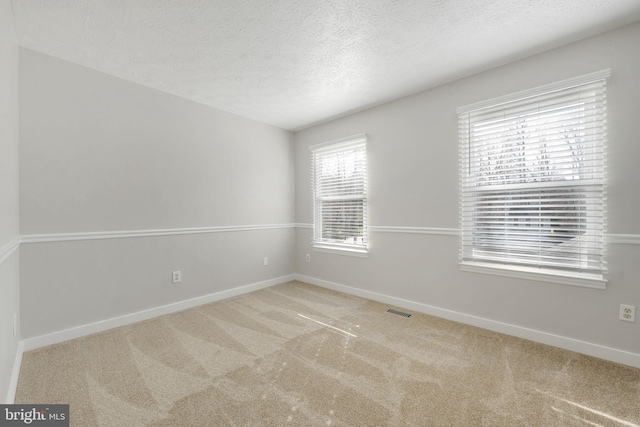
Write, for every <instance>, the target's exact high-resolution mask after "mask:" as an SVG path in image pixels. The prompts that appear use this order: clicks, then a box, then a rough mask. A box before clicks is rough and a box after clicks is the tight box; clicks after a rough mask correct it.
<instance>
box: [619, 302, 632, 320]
mask: <svg viewBox="0 0 640 427" xmlns="http://www.w3.org/2000/svg"><path fill="white" fill-rule="evenodd" d="M620 320H624V321H626V322H635V321H636V307H635V306H633V305H625V304H620Z"/></svg>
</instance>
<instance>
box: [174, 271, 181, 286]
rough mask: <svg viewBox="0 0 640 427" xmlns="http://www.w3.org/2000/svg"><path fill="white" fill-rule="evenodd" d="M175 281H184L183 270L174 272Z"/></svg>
mask: <svg viewBox="0 0 640 427" xmlns="http://www.w3.org/2000/svg"><path fill="white" fill-rule="evenodd" d="M172 280H173V283H180V282H182V272H181V271H180V270H178V271H174V272H173V279H172Z"/></svg>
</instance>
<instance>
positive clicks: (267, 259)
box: [264, 257, 269, 265]
mask: <svg viewBox="0 0 640 427" xmlns="http://www.w3.org/2000/svg"><path fill="white" fill-rule="evenodd" d="M264 265H269V257H264Z"/></svg>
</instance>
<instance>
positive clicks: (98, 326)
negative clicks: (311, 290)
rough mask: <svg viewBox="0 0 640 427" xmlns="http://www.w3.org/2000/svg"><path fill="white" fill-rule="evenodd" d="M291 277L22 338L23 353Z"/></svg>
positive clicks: (287, 279)
mask: <svg viewBox="0 0 640 427" xmlns="http://www.w3.org/2000/svg"><path fill="white" fill-rule="evenodd" d="M294 279H295V277H294V275H293V274H290V275H287V276H281V277H276V278H274V279H269V280H265V281H262V282H258V283H253V284H250V285H245V286H239V287H237V288H232V289H227V290H224V291H220V292H215V293H213V294H209V295H203V296H200V297H196V298H192V299H188V300H185V301H180V302H175V303H171V304H167V305H163V306H160V307H155V308H150V309H148V310H143V311H138V312H136V313H131V314H125V315H124V316H119V317H114V318H111V319H106V320H101V321H98V322H94V323H89V324H87V325H82V326H77V327H75V328H70V329H65V330H62V331H56V332H52V333H50V334H46V335H41V336H38V337H34V338H29V339H25V340H24V341H23V342H24V351H29V350H34V349H36V348H40V347H45V346H48V345H51V344H57V343H60V342H63V341H67V340H71V339H74V338H80V337H83V336H86V335H90V334H95V333H96V332H102V331H106V330H108V329H112V328H117V327H120V326H126V325H130V324H132V323H136V322H140V321H142V320H147V319H151V318H154V317H158V316H162V315H165V314H170V313H175V312H177V311H183V310H187V309H189V308H193V307H197V306H199V305H202V304H208V303H210V302H214V301H220V300H223V299H227V298H231V297H235V296H238V295H242V294H246V293H248V292H253V291H257V290H259V289H264V288H268V287H270V286H275V285H279V284H281V283H286V282H290V281H292V280H294Z"/></svg>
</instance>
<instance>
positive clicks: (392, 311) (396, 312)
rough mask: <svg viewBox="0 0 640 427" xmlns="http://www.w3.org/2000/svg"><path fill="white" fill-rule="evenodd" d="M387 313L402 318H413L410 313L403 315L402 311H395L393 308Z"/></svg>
mask: <svg viewBox="0 0 640 427" xmlns="http://www.w3.org/2000/svg"><path fill="white" fill-rule="evenodd" d="M387 313H391V314H397V315H398V316H402V317H411V314H409V313H403V312H402V311H398V310H394V309H392V308H390V309H389V310H387Z"/></svg>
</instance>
